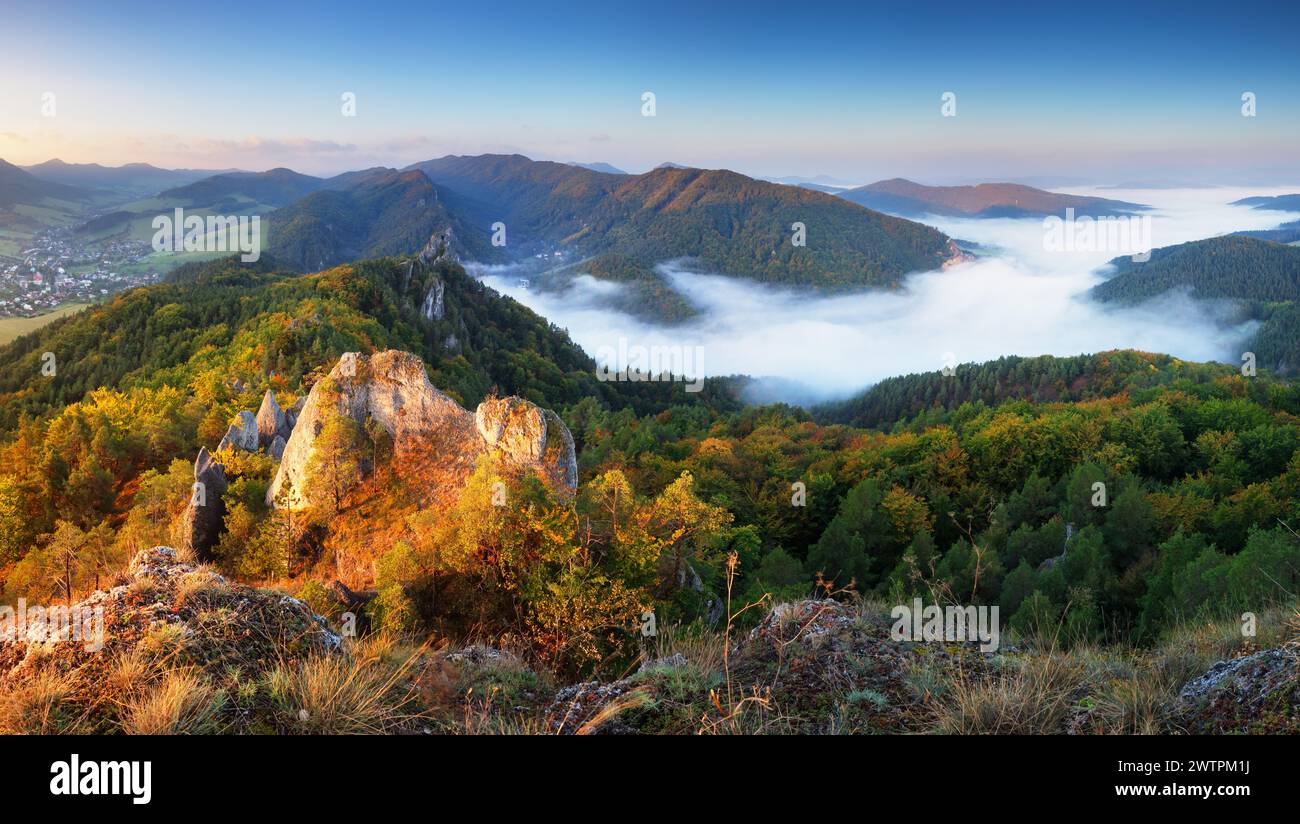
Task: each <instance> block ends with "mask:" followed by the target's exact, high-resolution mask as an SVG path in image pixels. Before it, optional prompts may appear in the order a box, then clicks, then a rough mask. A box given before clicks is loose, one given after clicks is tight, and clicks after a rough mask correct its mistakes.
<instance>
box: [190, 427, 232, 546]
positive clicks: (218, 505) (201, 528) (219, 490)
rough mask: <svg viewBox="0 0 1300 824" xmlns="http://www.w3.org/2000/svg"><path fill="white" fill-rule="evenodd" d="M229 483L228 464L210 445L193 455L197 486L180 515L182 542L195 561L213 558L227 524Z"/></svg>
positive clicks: (195, 483) (194, 487)
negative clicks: (212, 450) (226, 468)
mask: <svg viewBox="0 0 1300 824" xmlns="http://www.w3.org/2000/svg"><path fill="white" fill-rule="evenodd" d="M226 485H227V482H226V471H225V467H223V466H222V465H221V464H219V463H217V461H216V459H215V458H213V457H212V455H210V454H209V453H208V450H207V449H205V448H201V449H199V454H198V457H196V458H195V459H194V486H193V488H192V489H191V492H190V500H189V502H188V503H187V504H186V505H185V509H184V510H183V511H182V512H181V516H180V526H179V529H180V544H181V551H182V552H183V553H184V555H185V557H186V558H188V559H190V560H195V561H208V560H210V559H211V558H212V550H213V548H215V547H216V545H217V542H218V541H219V540H220V539H221V532H222V530H223V529H224V528H225V519H226V504H225V501H224V500H222V497H221V496H222V494H223V493H224V492H225V491H226Z"/></svg>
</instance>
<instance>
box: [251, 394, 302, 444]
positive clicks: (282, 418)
mask: <svg viewBox="0 0 1300 824" xmlns="http://www.w3.org/2000/svg"><path fill="white" fill-rule="evenodd" d="M292 432H293V428H292V427H291V426H290V425H289V416H288V415H286V414H285V412H284V410H283V409H281V408H280V404H279V403H277V402H276V400H275V394H274V393H272V392H271V390H270V389H268V390H266V394H265V395H263V396H262V406H261V407H260V408H259V409H258V410H257V443H258V445H259V446H262V447H268V446H270V445H271V444H272V442H274V441H275V439H276V438H280V439H281V440H283V441H286V442H287V441H288V440H289V435H290V434H292Z"/></svg>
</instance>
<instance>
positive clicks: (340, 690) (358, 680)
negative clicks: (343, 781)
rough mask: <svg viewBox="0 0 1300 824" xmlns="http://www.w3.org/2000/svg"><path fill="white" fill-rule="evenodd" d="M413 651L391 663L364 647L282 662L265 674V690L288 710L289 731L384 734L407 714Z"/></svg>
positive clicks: (420, 652)
mask: <svg viewBox="0 0 1300 824" xmlns="http://www.w3.org/2000/svg"><path fill="white" fill-rule="evenodd" d="M422 652H423V650H422V649H421V650H419V651H417V652H416V653H413V654H411V655H409V656H407V657H406V658H405V660H401V661H400V662H398V663H394V662H393V661H392V660H391V659H390V658H388V657H387V656H385V655H380V654H369V655H366V654H364V650H359V651H354V652H353V653H352V654H343V655H337V654H336V655H321V654H316V655H311V656H309V657H307V658H305V659H302V660H298V661H293V662H287V663H283V664H281V665H280V666H278V667H276V669H275V670H273V671H272V672H271V673H270V674H269V675H268V681H269V683H270V685H271V692H272V694H273V695H275V696H277V697H278V698H279V701H280V703H281V705H282V706H283V708H284V709H286V710H287V711H289V712H290V713H291V714H292V715H293V718H292V719H291V727H292V731H293V732H296V733H307V734H318V735H361V734H373V733H383V732H390V731H392V730H393V729H394V728H395V727H396V726H398V725H399V724H400V723H401V722H402V721H404V720H406V719H408V718H409V717H411V714H410V713H408V712H406V711H405V710H406V708H407V706H408V705H409V704H410V703H411V702H412V699H413V695H412V688H411V686H410V684H408V683H406V675H407V673H408V671H409V670H410V668H411V666H412V664H413V662H414V661H415V660H416V659H417V657H418V656H419V655H420V654H422Z"/></svg>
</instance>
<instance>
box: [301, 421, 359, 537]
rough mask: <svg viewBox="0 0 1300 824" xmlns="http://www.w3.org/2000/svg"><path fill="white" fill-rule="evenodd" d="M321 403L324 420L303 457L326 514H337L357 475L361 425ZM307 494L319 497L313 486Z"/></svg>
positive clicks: (340, 510) (341, 508)
mask: <svg viewBox="0 0 1300 824" xmlns="http://www.w3.org/2000/svg"><path fill="white" fill-rule="evenodd" d="M325 407H326V409H327V410H328V411H326V412H325V414H324V416H323V417H324V421H323V423H322V424H321V428H320V431H319V432H318V433H317V434H316V441H315V443H314V445H313V448H312V453H311V457H310V458H309V459H308V461H307V475H308V477H310V478H311V479H312V481H313V483H314V484H316V485H318V486H319V487H321V488H323V492H324V493H325V494H324V500H325V503H326V504H327V505H328V506H329V507H330V509H331V513H330V514H332V515H338V514H339V513H340V512H342V511H343V499H344V498H345V497H346V496H347V494H348V490H349V489H351V488H352V486H353V484H355V483H356V482H357V481H358V480H360V478H361V462H360V459H359V457H358V456H359V455H360V454H361V450H362V443H361V442H362V437H361V428H360V427H359V426H358V425H357V422H356V421H354V420H353V419H352V418H351V416H349V415H346V414H344V413H343V412H341V411H339V409H338V407H337V406H336V405H334V404H325ZM310 497H311V498H312V499H315V500H317V501H319V500H320V495H319V493H318V491H317V490H312V494H311V496H310Z"/></svg>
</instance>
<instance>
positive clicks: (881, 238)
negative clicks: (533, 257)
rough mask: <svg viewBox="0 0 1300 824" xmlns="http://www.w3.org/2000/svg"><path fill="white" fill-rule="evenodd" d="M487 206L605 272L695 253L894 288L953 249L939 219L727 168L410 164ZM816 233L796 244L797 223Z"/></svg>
mask: <svg viewBox="0 0 1300 824" xmlns="http://www.w3.org/2000/svg"><path fill="white" fill-rule="evenodd" d="M411 168H414V169H419V170H421V171H423V172H424V173H425V174H426V175H427V176H428V177H429V178H430V179H431V180H432V181H433V182H434V183H437V184H439V185H441V186H445V187H447V188H448V189H451V190H452V191H455V192H457V193H459V194H460V195H462V196H464V197H466V198H467V199H469V200H471V201H473V202H475V203H478V204H482V206H483V210H482V211H481V214H482V215H485V216H488V215H490V216H492V217H491V219H492V220H500V221H501V222H503V223H505V224H506V226H507V230H508V235H507V237H508V238H509V241H508V242H509V243H510V244H512V245H514V244H518V245H519V247H520V248H522V250H523V251H526V252H531V251H534V250H535V249H537V248H551V247H556V248H563V249H566V250H569V251H571V252H572V253H573V254H574V255H578V256H586V255H599V256H602V258H603V261H602V262H601V263H600V264H598V265H596V266H594V267H592V273H593V274H595V275H597V276H599V277H616V278H617V279H620V280H625V281H628V280H636V279H644V278H653V277H654V275H653V272H652V267H653V265H654V264H656V263H661V262H663V261H665V260H668V259H671V258H676V257H683V256H689V257H694V258H697V259H699V261H700V262H701V263H702V264H703V265H705V266H707V267H710V268H712V269H713V270H715V271H720V272H724V273H727V274H735V275H743V276H746V277H752V278H755V279H758V280H764V281H769V282H784V283H797V284H803V285H809V286H814V287H831V288H834V287H844V286H864V285H865V286H892V285H894V284H896V283H898V281H899V280H900V279H901V278H902V277H903V276H904V275H906V274H908V273H909V272H913V271H918V270H926V269H934V268H937V267H938V266H939V265H941V264H942V263H943V262H944V261H945V260H946V259H948V258H949V257H951V256H952V254H953V250H952V248H951V247H950V245H949V241H948V238H947V237H946V236H944V235H943V234H942V233H940V232H938V231H937V230H935V229H932V228H929V227H927V226H923V225H921V224H918V223H913V222H911V221H907V220H903V219H901V218H895V217H889V216H886V215H882V214H880V213H878V212H873V211H871V210H870V209H866V208H864V207H860V206H857V205H855V204H852V203H849V202H846V201H845V200H843V199H841V198H837V197H834V196H831V195H827V194H823V193H821V192H814V191H810V190H807V189H801V188H799V187H795V186H782V185H779V184H775V183H768V182H765V181H760V180H753V179H751V178H748V177H745V176H744V175H740V174H737V173H735V172H729V171H725V170H703V169H683V168H659V169H655V170H653V171H651V172H648V173H646V174H643V175H614V174H606V173H602V172H595V171H592V170H590V169H585V168H582V167H579V166H569V165H565V164H562V163H548V162H539V161H533V160H529V159H528V158H526V157H523V156H521V155H509V156H506V155H482V156H478V157H444V158H440V159H437V160H431V161H426V162H424V163H419V164H416V165H415V166H413V167H411ZM796 222H798V223H801V224H803V226H804V227H805V229H806V243H805V244H804V245H802V246H796V245H795V244H794V243H793V242H792V237H793V234H794V231H795V230H794V228H793V224H794V223H796Z"/></svg>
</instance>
